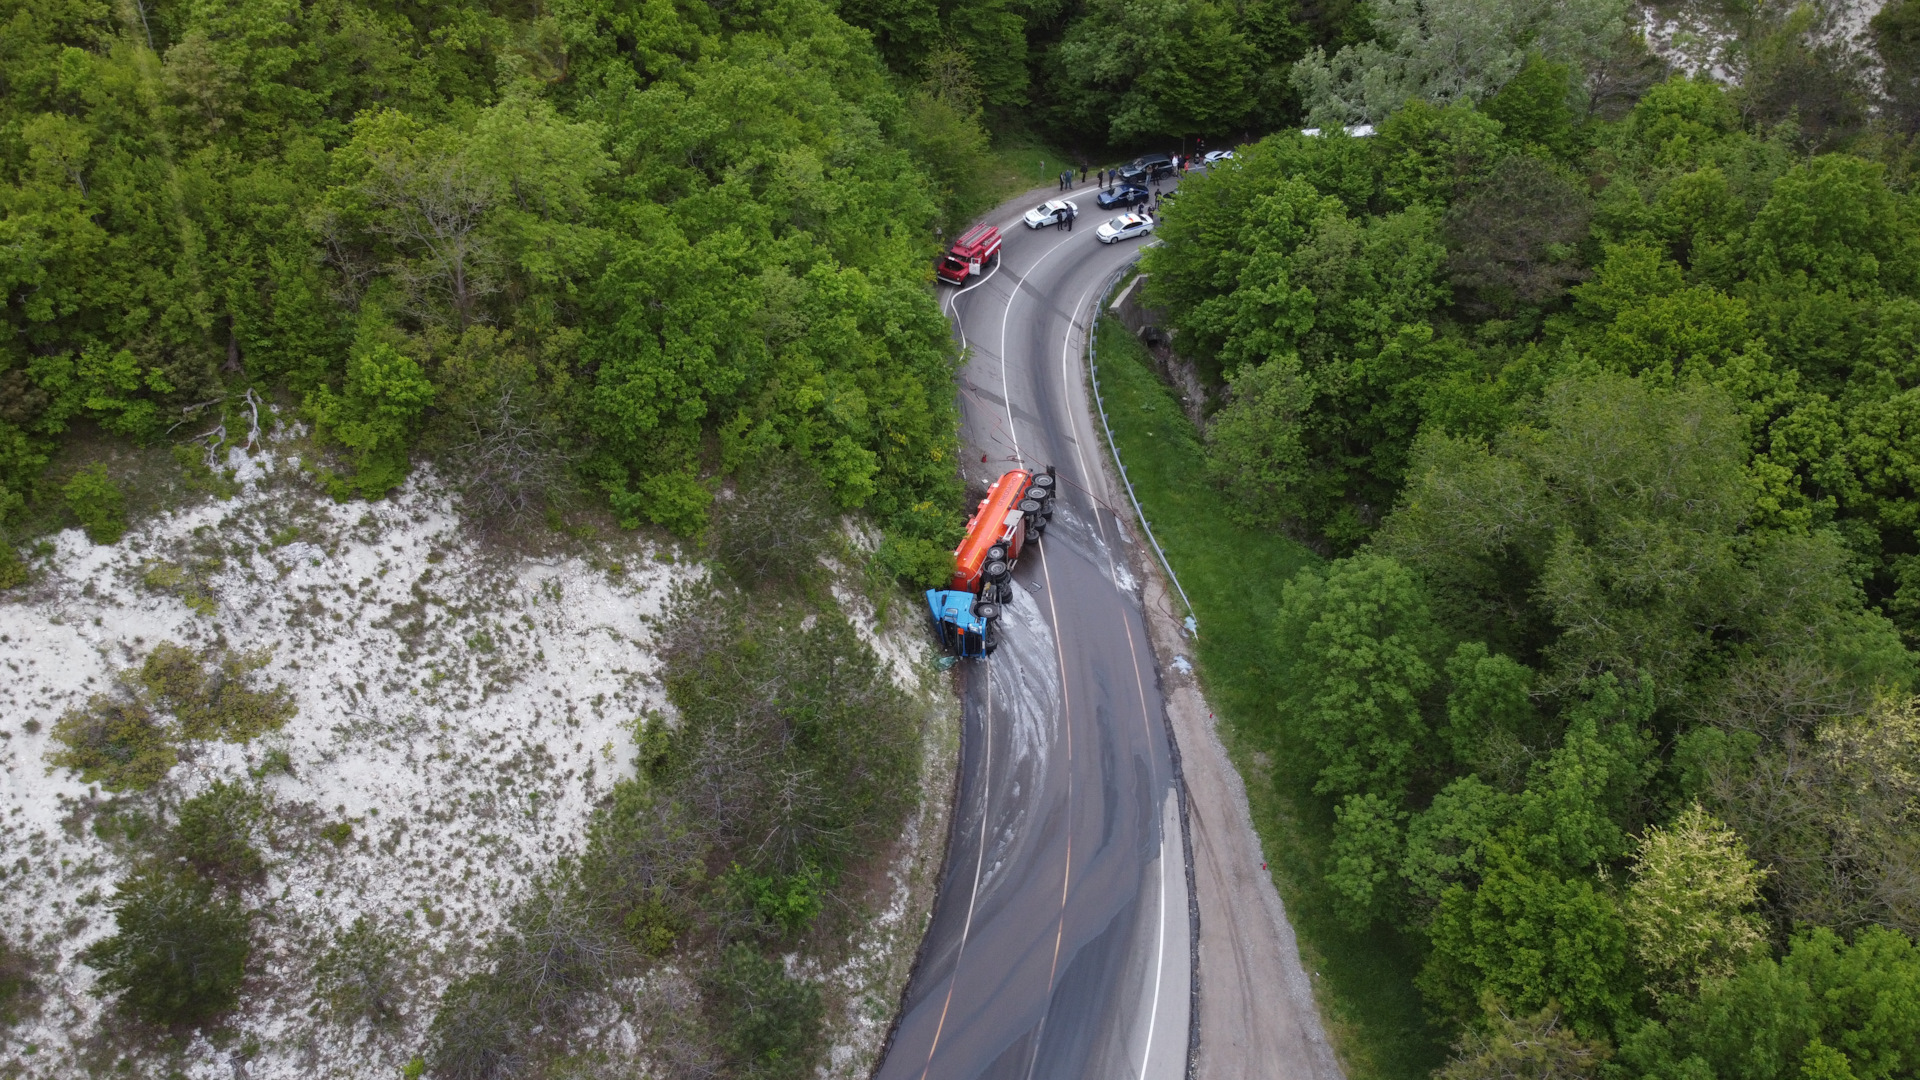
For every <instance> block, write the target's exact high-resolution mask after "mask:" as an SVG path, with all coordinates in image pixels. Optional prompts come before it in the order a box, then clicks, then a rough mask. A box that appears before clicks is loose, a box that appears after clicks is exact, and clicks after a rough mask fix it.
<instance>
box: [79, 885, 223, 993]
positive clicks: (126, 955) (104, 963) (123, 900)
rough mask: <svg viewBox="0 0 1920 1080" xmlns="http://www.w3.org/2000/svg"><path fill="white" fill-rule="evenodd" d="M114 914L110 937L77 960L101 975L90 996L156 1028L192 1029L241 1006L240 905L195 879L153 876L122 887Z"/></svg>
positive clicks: (118, 891) (119, 889)
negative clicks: (109, 999) (110, 1000)
mask: <svg viewBox="0 0 1920 1080" xmlns="http://www.w3.org/2000/svg"><path fill="white" fill-rule="evenodd" d="M113 914H114V922H115V924H116V927H117V929H116V931H115V933H114V934H113V936H112V937H109V938H106V939H104V940H102V941H99V942H96V943H95V944H94V945H93V946H91V947H90V948H88V949H87V950H86V951H85V952H84V953H82V954H81V957H80V958H81V960H82V962H84V963H85V964H87V965H88V966H89V967H92V968H95V969H96V970H98V971H99V972H100V978H99V979H98V981H96V982H95V984H94V993H96V994H99V995H101V996H106V995H108V994H117V995H118V996H119V1005H120V1007H121V1008H123V1009H125V1010H127V1011H128V1012H130V1013H132V1014H133V1015H135V1016H138V1017H140V1018H141V1019H143V1020H148V1021H151V1022H153V1023H157V1024H196V1023H199V1022H202V1021H205V1020H207V1019H209V1018H211V1017H214V1016H217V1015H219V1014H221V1013H223V1012H226V1011H227V1010H228V1009H231V1008H233V1006H234V1005H235V1004H236V1003H237V1002H238V1001H239V999H240V983H241V980H242V979H243V978H245V976H246V968H247V956H248V954H249V953H250V952H251V950H252V945H251V943H250V942H249V940H248V931H249V926H248V922H249V918H248V913H247V911H246V909H245V908H243V907H242V906H241V905H240V903H239V901H237V900H235V899H233V898H232V897H228V896H220V895H216V893H215V891H214V888H213V885H212V883H211V882H209V881H207V880H206V879H205V878H203V877H201V876H200V875H198V874H195V873H192V872H185V871H175V870H166V869H155V870H148V871H145V872H143V873H141V874H139V875H137V876H135V877H132V878H129V879H127V880H126V881H122V882H121V883H120V885H119V887H118V888H117V889H116V891H115V897H114V902H113Z"/></svg>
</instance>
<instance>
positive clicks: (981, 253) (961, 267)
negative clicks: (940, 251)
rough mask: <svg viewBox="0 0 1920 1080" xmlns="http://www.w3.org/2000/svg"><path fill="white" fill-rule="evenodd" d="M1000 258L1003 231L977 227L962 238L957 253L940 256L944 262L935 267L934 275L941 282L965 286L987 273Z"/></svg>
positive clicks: (952, 251)
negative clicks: (968, 280) (994, 261)
mask: <svg viewBox="0 0 1920 1080" xmlns="http://www.w3.org/2000/svg"><path fill="white" fill-rule="evenodd" d="M999 254H1000V230H999V229H996V228H994V227H993V226H991V225H975V226H974V227H973V228H971V229H968V230H967V231H966V232H965V233H963V234H961V236H960V239H959V240H957V241H955V242H954V245H953V250H951V251H949V252H947V253H946V254H945V255H942V256H940V261H939V262H937V263H935V264H934V273H936V274H938V275H939V276H940V280H941V281H945V282H947V283H949V284H952V285H964V284H966V282H967V279H968V278H970V277H974V276H976V275H978V274H980V273H982V272H983V271H985V270H986V268H987V265H988V264H989V263H991V262H993V260H994V258H995V257H996V256H998V255H999Z"/></svg>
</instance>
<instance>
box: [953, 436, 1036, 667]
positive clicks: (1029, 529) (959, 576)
mask: <svg viewBox="0 0 1920 1080" xmlns="http://www.w3.org/2000/svg"><path fill="white" fill-rule="evenodd" d="M1054 484H1055V479H1054V474H1053V466H1051V465H1049V466H1047V471H1046V472H1043V473H1034V472H1029V471H1027V470H1026V469H1015V470H1013V471H1012V472H1009V473H1007V474H1006V475H1005V476H1002V477H1001V478H1000V479H998V480H995V481H994V482H993V486H992V487H990V488H988V489H987V497H986V498H984V499H982V500H980V508H979V509H978V510H975V511H974V513H973V518H972V519H971V520H969V521H968V522H967V535H966V538H965V539H963V540H961V541H960V546H959V547H957V548H955V549H954V551H953V580H951V581H949V582H948V583H947V587H946V588H945V589H928V590H927V610H928V612H929V613H930V614H932V616H933V625H934V629H935V630H937V631H939V634H940V642H941V644H943V645H945V646H946V647H947V648H948V649H950V650H952V651H953V652H954V653H955V654H957V655H959V656H963V657H981V656H987V655H989V654H991V653H992V652H993V650H994V647H995V644H996V642H995V640H994V633H995V629H996V624H997V623H998V622H999V620H1000V606H1001V605H1002V604H1005V603H1006V602H1007V601H1009V600H1011V599H1013V581H1012V579H1013V568H1014V567H1015V566H1016V565H1018V564H1019V562H1020V556H1021V555H1022V554H1024V553H1025V551H1026V547H1027V545H1028V544H1031V543H1034V542H1037V541H1038V540H1039V539H1040V537H1041V536H1042V535H1043V534H1044V533H1045V532H1046V531H1047V523H1048V522H1050V521H1052V520H1053V496H1054Z"/></svg>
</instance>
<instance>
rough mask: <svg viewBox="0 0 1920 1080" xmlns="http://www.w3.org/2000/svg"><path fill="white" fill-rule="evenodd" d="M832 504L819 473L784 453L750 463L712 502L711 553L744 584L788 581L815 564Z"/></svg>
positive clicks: (830, 521) (829, 525) (828, 526)
mask: <svg viewBox="0 0 1920 1080" xmlns="http://www.w3.org/2000/svg"><path fill="white" fill-rule="evenodd" d="M832 529H833V507H832V506H831V504H830V503H829V502H828V500H827V497H826V490H825V487H824V485H822V484H821V482H820V480H819V478H818V477H816V476H814V475H812V474H811V473H809V472H808V471H807V470H806V469H805V468H803V467H801V466H800V465H799V464H797V463H795V462H793V461H791V460H789V459H787V458H785V457H769V458H767V459H765V460H763V461H761V462H759V463H758V464H756V465H754V466H753V467H751V468H749V469H748V470H747V471H746V472H745V473H744V474H743V475H742V476H741V478H740V482H739V483H738V484H737V485H736V487H735V489H734V491H733V492H732V493H731V494H730V495H727V496H724V497H722V498H721V499H720V500H719V501H718V502H716V503H715V504H714V508H713V530H712V540H711V543H712V546H713V554H714V557H715V558H716V559H717V560H719V562H720V564H721V565H722V566H725V567H726V568H727V572H728V573H730V574H732V575H733V576H734V577H735V578H736V579H737V580H739V581H740V583H741V584H743V585H752V584H758V583H760V582H766V581H787V580H791V579H793V578H795V577H799V576H801V575H803V574H805V573H807V572H808V571H809V570H811V569H812V568H813V567H814V566H815V565H817V564H818V562H819V559H820V555H821V552H822V551H823V549H824V545H825V543H826V537H827V534H828V533H829V532H831V531H832Z"/></svg>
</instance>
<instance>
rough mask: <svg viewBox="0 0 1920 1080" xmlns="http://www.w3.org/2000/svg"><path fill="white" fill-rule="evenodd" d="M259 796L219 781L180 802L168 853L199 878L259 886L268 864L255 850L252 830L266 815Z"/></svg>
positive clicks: (170, 834)
mask: <svg viewBox="0 0 1920 1080" xmlns="http://www.w3.org/2000/svg"><path fill="white" fill-rule="evenodd" d="M263 809H264V808H263V807H262V806H261V803H260V796H259V795H258V794H257V793H255V792H253V791H250V790H248V789H247V788H245V787H242V786H241V785H239V784H229V783H226V782H224V781H220V780H216V781H214V782H213V785H212V786H211V787H209V788H207V790H205V791H203V792H201V793H200V794H198V795H195V796H194V797H193V798H191V799H188V800H187V801H186V802H184V803H181V804H180V812H179V819H178V821H177V822H176V823H175V825H174V827H173V830H172V831H171V832H170V833H169V834H168V835H167V850H168V851H169V853H170V854H172V855H174V856H175V857H176V858H179V859H182V860H184V861H185V862H186V863H187V864H188V865H190V866H192V867H193V868H194V869H195V870H197V871H199V872H200V873H201V874H203V875H205V876H206V877H208V878H211V879H213V880H215V881H222V882H226V883H229V884H235V885H237V884H240V883H241V882H255V881H259V880H260V879H261V878H263V877H265V876H266V872H267V864H266V861H265V860H264V859H262V858H261V857H260V851H259V849H258V848H256V847H254V846H253V828H254V825H255V823H257V822H258V821H259V820H260V817H261V814H262V812H263Z"/></svg>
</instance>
